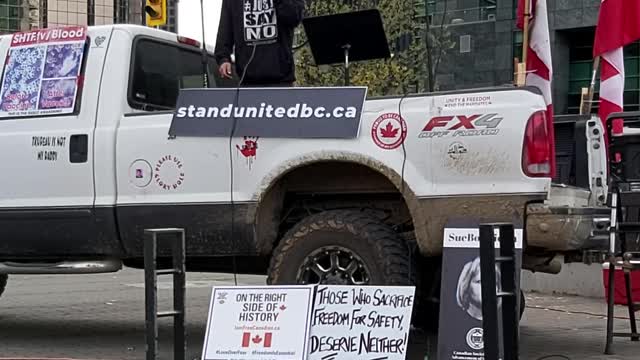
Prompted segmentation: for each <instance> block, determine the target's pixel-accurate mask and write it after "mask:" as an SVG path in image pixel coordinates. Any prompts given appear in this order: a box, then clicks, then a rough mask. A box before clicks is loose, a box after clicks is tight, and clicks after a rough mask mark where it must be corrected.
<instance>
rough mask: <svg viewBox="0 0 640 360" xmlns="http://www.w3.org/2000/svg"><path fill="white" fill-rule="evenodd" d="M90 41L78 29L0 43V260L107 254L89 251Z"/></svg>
mask: <svg viewBox="0 0 640 360" xmlns="http://www.w3.org/2000/svg"><path fill="white" fill-rule="evenodd" d="M32 34H34V35H32ZM74 34H75V35H74ZM53 39H56V40H53ZM91 39H92V37H90V36H87V30H86V28H81V27H77V28H62V29H60V28H59V29H49V30H40V31H34V32H31V33H23V34H16V35H14V37H13V41H12V37H10V36H7V37H5V38H3V39H1V40H2V41H0V58H1V59H2V61H3V63H4V64H5V65H4V71H3V76H2V88H1V90H0V91H1V93H0V174H1V175H0V256H1V257H3V258H14V257H28V256H38V257H42V256H44V255H46V256H48V257H65V258H67V259H68V258H70V257H73V255H87V254H95V252H96V250H98V251H100V250H106V249H104V248H103V247H94V245H95V244H93V243H92V241H93V240H92V239H94V238H95V237H94V235H95V234H94V231H95V223H94V220H95V218H94V181H93V167H94V163H93V155H92V149H93V140H94V139H93V132H94V128H95V114H96V103H97V89H98V87H99V82H100V74H101V69H102V65H103V64H102V58H101V57H100V56H99V54H100V51H94V50H95V49H94V48H92V41H91ZM94 53H95V54H94ZM83 79H84V81H83Z"/></svg>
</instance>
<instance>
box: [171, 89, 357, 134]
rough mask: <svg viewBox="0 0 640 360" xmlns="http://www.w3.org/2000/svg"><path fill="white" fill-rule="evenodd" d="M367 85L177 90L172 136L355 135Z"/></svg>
mask: <svg viewBox="0 0 640 360" xmlns="http://www.w3.org/2000/svg"><path fill="white" fill-rule="evenodd" d="M366 96H367V88H366V87H310V88H305V87H299V88H297V87H285V88H272V87H271V88H240V89H236V88H215V89H184V90H181V91H180V95H179V96H178V101H177V105H176V111H175V114H174V116H173V121H172V123H171V127H170V128H169V135H170V136H176V137H179V136H192V137H225V138H228V137H229V136H230V135H231V132H232V129H233V128H234V126H233V125H234V122H235V125H236V126H235V131H234V133H233V134H234V136H256V137H271V138H302V139H314V138H316V139H317V138H328V139H331V138H333V139H352V138H356V137H358V132H359V130H360V118H361V116H362V111H363V107H364V101H365V98H366Z"/></svg>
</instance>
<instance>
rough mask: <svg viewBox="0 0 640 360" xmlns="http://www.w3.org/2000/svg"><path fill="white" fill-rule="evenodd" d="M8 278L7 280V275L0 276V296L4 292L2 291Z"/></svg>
mask: <svg viewBox="0 0 640 360" xmlns="http://www.w3.org/2000/svg"><path fill="white" fill-rule="evenodd" d="M8 278H9V275H7V274H0V296H2V293H3V292H4V289H5V288H6V287H7V279H8Z"/></svg>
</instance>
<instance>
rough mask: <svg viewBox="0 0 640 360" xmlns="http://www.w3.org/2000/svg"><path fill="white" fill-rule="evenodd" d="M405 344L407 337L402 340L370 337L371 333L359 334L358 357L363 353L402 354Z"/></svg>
mask: <svg viewBox="0 0 640 360" xmlns="http://www.w3.org/2000/svg"><path fill="white" fill-rule="evenodd" d="M406 343H407V335H406V334H405V335H404V337H403V338H399V339H397V338H396V339H390V338H388V337H375V336H371V331H369V332H368V333H367V334H366V335H365V334H360V351H359V352H358V355H361V354H362V352H363V351H364V352H365V353H386V354H403V353H404V351H405V346H406Z"/></svg>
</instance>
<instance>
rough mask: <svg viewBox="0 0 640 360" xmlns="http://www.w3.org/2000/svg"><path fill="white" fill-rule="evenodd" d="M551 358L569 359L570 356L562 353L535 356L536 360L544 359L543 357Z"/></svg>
mask: <svg viewBox="0 0 640 360" xmlns="http://www.w3.org/2000/svg"><path fill="white" fill-rule="evenodd" d="M551 358H561V359H566V360H571V358H570V357H567V356H564V355H545V356H543V357H541V358H537V359H536V360H544V359H551Z"/></svg>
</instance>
